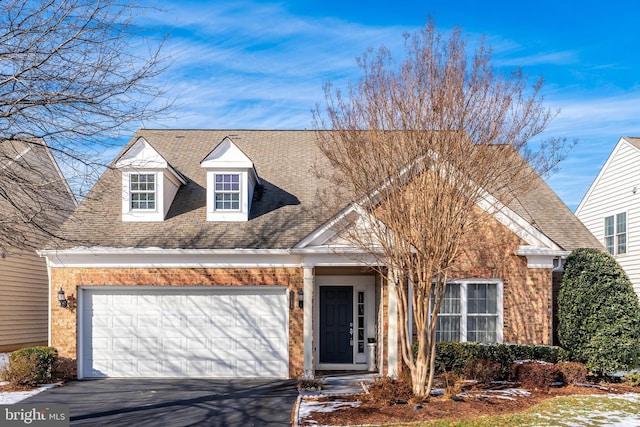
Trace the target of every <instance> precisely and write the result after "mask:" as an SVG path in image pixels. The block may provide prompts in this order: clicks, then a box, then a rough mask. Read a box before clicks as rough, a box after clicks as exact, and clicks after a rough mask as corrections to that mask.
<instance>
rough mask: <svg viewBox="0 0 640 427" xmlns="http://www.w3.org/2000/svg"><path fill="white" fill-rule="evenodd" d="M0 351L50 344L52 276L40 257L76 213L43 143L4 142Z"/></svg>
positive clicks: (0, 159) (0, 154)
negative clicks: (50, 288) (41, 252)
mask: <svg viewBox="0 0 640 427" xmlns="http://www.w3.org/2000/svg"><path fill="white" fill-rule="evenodd" d="M0 182H2V189H0V352H8V351H13V350H16V349H19V348H22V347H28V346H33V345H46V344H47V340H48V318H49V303H48V296H49V276H48V273H47V264H46V261H45V260H44V259H43V258H41V257H39V256H38V255H37V254H36V251H35V247H40V246H42V245H43V244H44V241H46V240H48V239H49V238H50V237H51V235H52V234H54V233H55V230H56V229H57V228H58V227H59V226H60V224H61V223H62V221H63V220H64V219H66V218H67V217H68V216H69V214H70V213H71V212H72V211H73V209H75V206H76V203H75V199H74V197H73V195H72V193H71V190H70V189H69V187H68V185H67V182H66V181H65V179H64V177H63V176H62V173H61V172H60V170H59V168H58V165H57V164H56V161H55V160H54V158H53V156H52V155H51V152H50V150H49V149H48V148H47V146H46V145H45V144H44V142H43V141H42V140H39V139H38V140H5V141H2V142H0Z"/></svg>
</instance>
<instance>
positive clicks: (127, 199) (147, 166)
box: [116, 138, 186, 222]
mask: <svg viewBox="0 0 640 427" xmlns="http://www.w3.org/2000/svg"><path fill="white" fill-rule="evenodd" d="M116 168H118V169H120V170H121V171H122V221H127V222H135V221H140V222H154V221H164V219H165V217H166V215H167V212H169V208H170V207H171V203H172V202H173V198H174V197H175V195H176V193H177V192H178V189H179V188H180V186H181V185H183V184H186V180H185V178H184V177H183V176H182V175H181V174H180V173H178V171H176V170H175V169H174V168H173V167H172V166H171V165H170V164H169V162H167V160H166V159H165V158H164V157H162V155H160V153H158V152H157V151H156V149H155V148H153V147H152V146H151V144H149V143H148V142H147V141H146V140H145V139H144V138H138V140H137V141H136V142H135V143H134V144H133V145H132V146H131V147H130V148H129V149H128V150H127V151H126V152H125V153H124V154H123V155H122V156H121V157H120V159H118V161H117V162H116Z"/></svg>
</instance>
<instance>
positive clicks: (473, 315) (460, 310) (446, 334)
mask: <svg viewBox="0 0 640 427" xmlns="http://www.w3.org/2000/svg"><path fill="white" fill-rule="evenodd" d="M500 294H501V292H500V283H496V282H482V283H481V282H477V283H476V282H452V283H448V284H447V288H446V290H445V297H444V301H443V302H442V306H441V307H440V312H439V313H438V320H437V324H436V341H476V342H499V341H501V333H500V328H501V321H500V316H501V313H500V310H501V304H500V301H499V298H500Z"/></svg>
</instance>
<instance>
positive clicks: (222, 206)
mask: <svg viewBox="0 0 640 427" xmlns="http://www.w3.org/2000/svg"><path fill="white" fill-rule="evenodd" d="M214 185H215V188H214V195H213V197H214V206H215V210H216V211H239V210H240V174H237V173H225V174H216V175H215V184H214Z"/></svg>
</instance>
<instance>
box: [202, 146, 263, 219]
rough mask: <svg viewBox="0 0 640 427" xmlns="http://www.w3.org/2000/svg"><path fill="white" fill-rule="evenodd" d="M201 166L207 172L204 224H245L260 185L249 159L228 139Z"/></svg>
mask: <svg viewBox="0 0 640 427" xmlns="http://www.w3.org/2000/svg"><path fill="white" fill-rule="evenodd" d="M200 166H202V167H203V168H205V169H206V170H207V221H248V220H249V212H251V200H252V199H253V192H254V190H255V188H256V186H257V185H259V184H260V178H258V174H257V173H256V170H255V168H254V166H253V162H252V161H251V159H250V158H249V157H248V156H247V155H246V154H245V153H243V152H242V150H241V149H239V148H238V146H237V145H235V144H234V143H233V141H231V139H229V138H228V137H227V138H225V139H223V140H222V142H220V144H218V145H217V146H216V148H214V149H213V151H212V152H211V153H209V154H208V155H207V157H205V158H204V160H202V162H200Z"/></svg>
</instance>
